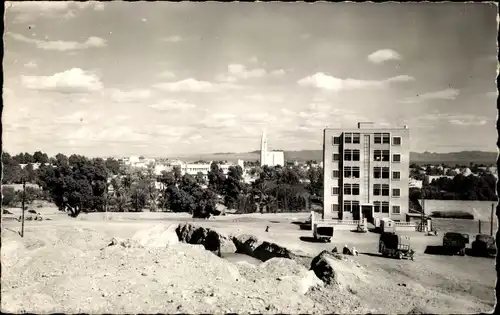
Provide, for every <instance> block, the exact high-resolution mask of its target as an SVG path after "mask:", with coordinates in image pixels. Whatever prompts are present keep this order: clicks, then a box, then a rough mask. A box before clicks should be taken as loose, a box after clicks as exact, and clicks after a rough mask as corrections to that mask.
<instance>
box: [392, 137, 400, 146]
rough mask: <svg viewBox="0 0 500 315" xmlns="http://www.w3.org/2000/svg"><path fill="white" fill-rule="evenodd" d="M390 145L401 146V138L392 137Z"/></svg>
mask: <svg viewBox="0 0 500 315" xmlns="http://www.w3.org/2000/svg"><path fill="white" fill-rule="evenodd" d="M392 145H401V137H393V138H392Z"/></svg>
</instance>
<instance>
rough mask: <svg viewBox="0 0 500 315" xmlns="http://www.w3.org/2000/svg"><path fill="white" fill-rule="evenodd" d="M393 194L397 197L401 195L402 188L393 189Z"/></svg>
mask: <svg viewBox="0 0 500 315" xmlns="http://www.w3.org/2000/svg"><path fill="white" fill-rule="evenodd" d="M392 196H393V197H396V198H398V197H401V190H400V189H399V188H394V189H392Z"/></svg>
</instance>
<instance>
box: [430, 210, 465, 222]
mask: <svg viewBox="0 0 500 315" xmlns="http://www.w3.org/2000/svg"><path fill="white" fill-rule="evenodd" d="M431 217H432V218H443V219H466V220H474V215H473V214H472V213H470V212H467V211H433V212H432V214H431Z"/></svg>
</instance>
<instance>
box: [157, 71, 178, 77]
mask: <svg viewBox="0 0 500 315" xmlns="http://www.w3.org/2000/svg"><path fill="white" fill-rule="evenodd" d="M158 76H159V77H160V78H165V79H173V78H175V77H176V76H175V73H173V72H172V71H168V70H167V71H163V72H161V73H159V74H158Z"/></svg>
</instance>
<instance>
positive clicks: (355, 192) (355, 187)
mask: <svg viewBox="0 0 500 315" xmlns="http://www.w3.org/2000/svg"><path fill="white" fill-rule="evenodd" d="M352 194H353V195H354V196H359V184H352Z"/></svg>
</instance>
